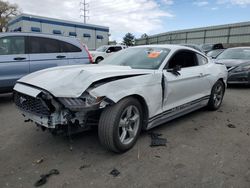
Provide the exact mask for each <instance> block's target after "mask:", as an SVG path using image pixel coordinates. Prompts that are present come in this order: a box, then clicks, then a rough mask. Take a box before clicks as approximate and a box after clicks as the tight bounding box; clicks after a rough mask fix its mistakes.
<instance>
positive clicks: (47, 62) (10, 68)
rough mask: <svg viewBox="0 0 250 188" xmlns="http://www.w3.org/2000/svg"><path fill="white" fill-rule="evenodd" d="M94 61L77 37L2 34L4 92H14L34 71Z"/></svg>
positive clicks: (0, 51)
mask: <svg viewBox="0 0 250 188" xmlns="http://www.w3.org/2000/svg"><path fill="white" fill-rule="evenodd" d="M90 62H91V56H90V54H89V52H88V50H87V48H86V47H85V45H84V44H81V42H80V41H78V39H76V38H71V37H63V36H55V35H46V34H39V33H38V34H36V33H1V34H0V93H4V92H10V91H12V88H13V86H14V85H15V83H16V81H17V80H18V79H20V78H21V77H23V76H25V75H26V74H29V73H31V72H35V71H38V70H41V69H46V68H49V67H55V66H63V65H74V64H78V65H81V64H89V63H90ZM48 82H49V80H48Z"/></svg>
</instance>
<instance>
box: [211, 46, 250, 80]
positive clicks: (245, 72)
mask: <svg viewBox="0 0 250 188" xmlns="http://www.w3.org/2000/svg"><path fill="white" fill-rule="evenodd" d="M215 62H217V63H222V64H225V65H226V67H227V69H228V81H227V82H228V83H229V84H250V47H236V48H229V49H226V50H225V51H224V52H222V53H221V54H220V55H219V56H218V57H217V58H216V59H215Z"/></svg>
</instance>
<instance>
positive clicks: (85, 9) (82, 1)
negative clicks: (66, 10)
mask: <svg viewBox="0 0 250 188" xmlns="http://www.w3.org/2000/svg"><path fill="white" fill-rule="evenodd" d="M82 6H83V8H82ZM87 7H89V3H86V0H81V2H80V17H83V19H84V23H85V24H86V18H88V17H89V16H87V12H88V13H89V9H87ZM82 12H83V15H82Z"/></svg>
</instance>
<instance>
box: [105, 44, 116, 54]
mask: <svg viewBox="0 0 250 188" xmlns="http://www.w3.org/2000/svg"><path fill="white" fill-rule="evenodd" d="M114 52H115V47H114V46H111V47H109V48H108V49H107V50H106V53H105V54H104V56H105V57H108V56H110V55H112V54H113V53H114Z"/></svg>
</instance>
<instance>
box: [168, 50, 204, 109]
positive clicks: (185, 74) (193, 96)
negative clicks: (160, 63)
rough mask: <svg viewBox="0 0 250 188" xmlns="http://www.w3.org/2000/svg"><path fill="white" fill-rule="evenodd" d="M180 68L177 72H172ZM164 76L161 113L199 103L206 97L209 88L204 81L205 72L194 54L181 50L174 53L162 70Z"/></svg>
mask: <svg viewBox="0 0 250 188" xmlns="http://www.w3.org/2000/svg"><path fill="white" fill-rule="evenodd" d="M178 66H180V67H181V69H180V70H179V71H173V69H175V67H178ZM163 76H164V91H165V92H164V99H163V111H166V110H170V109H174V108H175V109H176V110H181V108H179V109H178V107H181V106H182V107H183V105H184V107H183V108H185V105H188V104H189V103H190V102H192V104H194V105H195V101H197V102H198V101H200V100H202V99H204V97H206V91H207V88H208V86H209V83H208V80H207V79H205V71H204V68H203V67H202V65H199V62H198V60H197V56H196V54H195V52H193V51H189V50H184V51H183V50H182V51H178V52H176V53H175V54H174V55H173V56H172V57H171V58H170V60H169V62H168V64H167V66H166V67H165V69H164V70H163Z"/></svg>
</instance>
